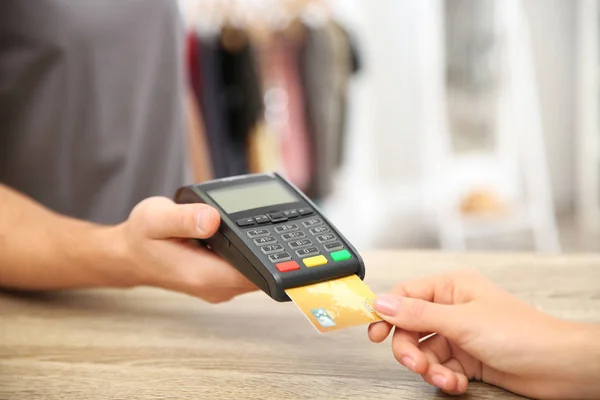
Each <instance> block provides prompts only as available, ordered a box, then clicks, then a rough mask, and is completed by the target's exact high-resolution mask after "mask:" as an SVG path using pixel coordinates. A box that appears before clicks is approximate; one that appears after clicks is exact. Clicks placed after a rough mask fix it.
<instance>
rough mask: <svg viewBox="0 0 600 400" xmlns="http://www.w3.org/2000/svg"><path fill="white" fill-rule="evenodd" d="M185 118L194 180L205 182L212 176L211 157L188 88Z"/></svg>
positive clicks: (198, 111)
mask: <svg viewBox="0 0 600 400" xmlns="http://www.w3.org/2000/svg"><path fill="white" fill-rule="evenodd" d="M187 119H188V132H189V147H188V153H189V157H190V160H191V163H192V173H193V177H194V182H195V183H199V182H206V181H208V180H210V179H212V178H213V172H212V157H211V155H210V149H209V147H208V140H207V137H206V132H205V131H204V123H203V121H202V114H201V113H200V109H199V107H198V102H197V100H196V96H195V95H194V93H193V91H192V90H188V96H187Z"/></svg>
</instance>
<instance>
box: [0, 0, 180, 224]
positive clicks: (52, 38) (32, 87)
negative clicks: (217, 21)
mask: <svg viewBox="0 0 600 400" xmlns="http://www.w3.org/2000/svg"><path fill="white" fill-rule="evenodd" d="M184 39H185V32H184V30H183V25H182V21H181V20H180V14H179V11H178V7H177V2H176V1H175V0H172V1H171V0H85V1H82V0H44V1H29V0H27V1H24V0H1V1H0V182H1V183H3V184H5V185H8V186H10V187H12V188H14V189H16V190H19V191H21V192H22V193H24V194H26V195H29V196H31V197H32V198H34V199H35V200H37V201H39V202H40V203H42V204H44V205H45V206H47V207H49V208H50V209H53V210H55V211H58V212H60V213H62V214H66V215H69V216H73V217H77V218H83V219H87V220H91V221H94V222H100V223H117V222H120V221H123V220H124V219H126V218H127V215H128V214H129V212H130V211H131V209H132V208H133V206H134V205H135V204H136V203H137V202H139V201H140V200H142V199H143V198H146V197H149V196H154V195H163V196H168V197H172V196H173V194H174V192H175V190H176V189H177V188H178V187H179V186H180V185H182V184H187V183H189V179H190V174H189V171H188V165H189V164H188V160H187V156H186V154H187V151H186V135H187V134H186V129H185V115H184V112H185V107H184V101H185V98H184V83H185V75H184V73H185V69H184V68H185V65H184V62H185V55H184V45H185V41H184ZM0 207H1V205H0Z"/></svg>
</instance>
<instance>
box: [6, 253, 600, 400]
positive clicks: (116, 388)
mask: <svg viewBox="0 0 600 400" xmlns="http://www.w3.org/2000/svg"><path fill="white" fill-rule="evenodd" d="M365 259H366V261H367V276H366V279H365V281H366V282H367V283H368V284H369V285H370V286H371V288H372V289H373V290H374V291H375V292H376V293H379V292H384V291H387V290H388V289H390V288H391V287H392V286H394V285H395V284H396V283H398V282H400V281H402V280H404V279H406V278H410V277H414V276H418V275H427V274H433V273H439V272H443V271H448V270H451V269H455V268H462V267H473V268H477V269H479V270H480V271H482V272H483V273H484V274H485V275H487V276H488V277H490V278H491V279H492V280H494V281H495V282H497V283H499V284H500V285H502V286H504V287H506V288H507V289H509V290H510V291H512V292H514V293H516V294H517V295H518V296H520V297H521V298H522V299H524V300H526V301H528V302H530V303H532V304H534V305H535V306H537V307H538V308H540V309H541V310H543V311H545V312H548V313H551V314H554V315H557V316H560V317H564V318H569V319H574V320H581V321H592V322H599V323H600V255H565V256H536V255H529V254H503V255H495V254H469V255H466V254H462V255H459V254H448V253H446V254H444V253H420V252H406V253H400V252H380V253H373V254H366V255H365ZM366 329H367V327H366V326H360V327H356V328H352V329H348V330H345V331H339V332H333V333H329V334H325V335H321V334H318V333H317V332H316V330H315V329H314V328H313V327H312V326H311V325H310V324H309V323H308V321H306V320H305V317H304V316H303V315H302V314H301V313H300V312H299V311H298V310H297V309H296V308H295V306H294V305H293V304H292V303H276V302H273V301H272V300H271V299H270V298H268V297H267V296H266V295H264V294H263V293H259V292H257V293H252V294H250V295H245V296H242V297H238V298H237V299H235V300H233V301H231V302H229V303H226V304H220V305H210V304H206V303H204V302H202V301H199V300H197V299H194V298H191V297H187V296H184V295H180V294H176V293H169V292H165V291H160V290H156V289H147V288H142V289H134V290H126V291H119V290H89V291H74V292H65V293H57V294H46V295H36V296H16V295H13V294H8V293H0V399H2V400H5V399H6V400H8V399H10V400H13V399H27V400H38V399H40V400H42V399H43V400H51V399H57V400H58V399H60V400H71V399H127V400H130V399H177V400H184V399H202V400H208V399H281V400H288V399H369V400H375V399H394V400H398V399H425V398H438V397H439V398H442V397H446V396H444V395H443V394H441V393H440V392H438V391H437V390H436V389H435V388H433V387H431V386H429V385H428V384H426V383H425V382H423V381H422V380H421V378H420V377H418V376H414V375H413V374H411V373H409V372H407V371H406V370H405V369H404V367H402V366H401V365H399V364H398V363H397V362H396V361H395V360H394V358H393V355H392V352H391V349H390V340H389V339H388V340H386V342H384V343H382V344H373V343H371V342H370V341H369V340H368V337H367V333H366ZM465 398H477V399H492V398H493V399H498V398H517V396H513V395H511V394H509V393H506V392H504V391H502V390H500V389H497V388H494V387H490V386H487V385H485V384H480V383H471V386H470V389H469V395H468V396H465Z"/></svg>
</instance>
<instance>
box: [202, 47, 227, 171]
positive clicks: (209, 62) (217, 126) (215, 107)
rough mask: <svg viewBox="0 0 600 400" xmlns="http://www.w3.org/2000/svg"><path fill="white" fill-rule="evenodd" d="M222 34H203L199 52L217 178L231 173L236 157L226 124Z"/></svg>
mask: <svg viewBox="0 0 600 400" xmlns="http://www.w3.org/2000/svg"><path fill="white" fill-rule="evenodd" d="M219 41H220V38H219V36H200V37H199V49H200V50H199V55H200V68H201V71H202V76H201V80H202V94H201V101H200V102H199V103H200V109H201V111H202V113H201V115H202V118H203V120H204V126H205V133H206V138H207V142H208V148H209V150H210V156H211V160H212V162H211V163H212V171H213V176H214V177H215V178H224V177H227V176H231V169H230V163H231V160H232V159H233V158H234V157H235V156H234V154H233V146H232V145H231V141H230V137H231V135H230V131H229V127H228V124H227V112H226V107H225V104H226V100H225V96H224V89H223V80H222V77H221V72H222V69H221V68H222V67H221V58H220V43H219Z"/></svg>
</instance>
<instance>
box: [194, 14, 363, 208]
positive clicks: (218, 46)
mask: <svg viewBox="0 0 600 400" xmlns="http://www.w3.org/2000/svg"><path fill="white" fill-rule="evenodd" d="M291 26H292V28H288V29H286V30H283V31H272V32H270V33H269V35H267V36H268V38H267V39H265V37H267V36H265V35H264V29H262V28H264V27H260V28H261V30H260V35H258V34H254V35H253V31H252V30H249V31H245V30H244V29H241V28H237V27H236V28H234V27H232V26H227V25H226V26H224V27H222V28H221V29H220V31H218V32H217V33H216V34H213V35H209V34H202V33H198V32H193V33H194V35H195V37H196V39H195V40H192V39H190V43H194V42H195V43H197V45H196V46H192V45H190V46H191V47H192V48H194V47H195V48H197V52H196V53H197V54H190V58H189V64H190V67H191V68H195V70H196V71H195V73H193V74H191V75H190V85H191V86H192V87H193V89H194V90H193V91H194V93H195V94H196V96H198V97H199V99H198V101H197V102H198V104H199V108H200V111H201V114H202V117H203V120H204V127H205V129H204V133H205V135H206V138H207V140H206V142H207V143H208V148H209V150H210V156H211V159H212V161H211V163H212V170H213V175H214V177H216V178H220V177H226V176H232V175H238V174H243V173H248V172H265V171H276V172H280V173H282V174H283V175H284V176H286V177H287V178H288V179H290V180H291V181H292V182H293V183H294V184H295V185H296V186H298V187H299V188H300V189H301V190H303V191H304V192H306V193H307V194H308V195H309V196H310V197H311V198H313V200H317V199H321V198H323V197H326V196H327V195H328V194H329V193H330V192H331V190H332V185H333V179H334V176H335V172H336V171H337V169H338V168H339V167H340V166H341V163H342V154H343V147H344V140H345V135H346V133H345V132H346V118H347V116H346V113H347V104H346V98H347V87H348V83H349V80H350V77H351V75H352V74H353V73H356V72H357V71H358V70H359V69H360V58H359V54H358V50H357V48H356V46H355V44H354V43H353V39H352V38H351V37H350V35H349V33H348V32H347V31H346V30H345V29H344V28H343V27H342V26H341V25H340V24H338V23H337V22H336V21H334V20H331V19H330V20H326V21H324V22H323V23H322V24H321V25H305V24H303V23H302V22H300V20H297V21H295V22H294V23H293V24H292V25H291ZM194 64H195V65H196V67H193V65H194Z"/></svg>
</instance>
